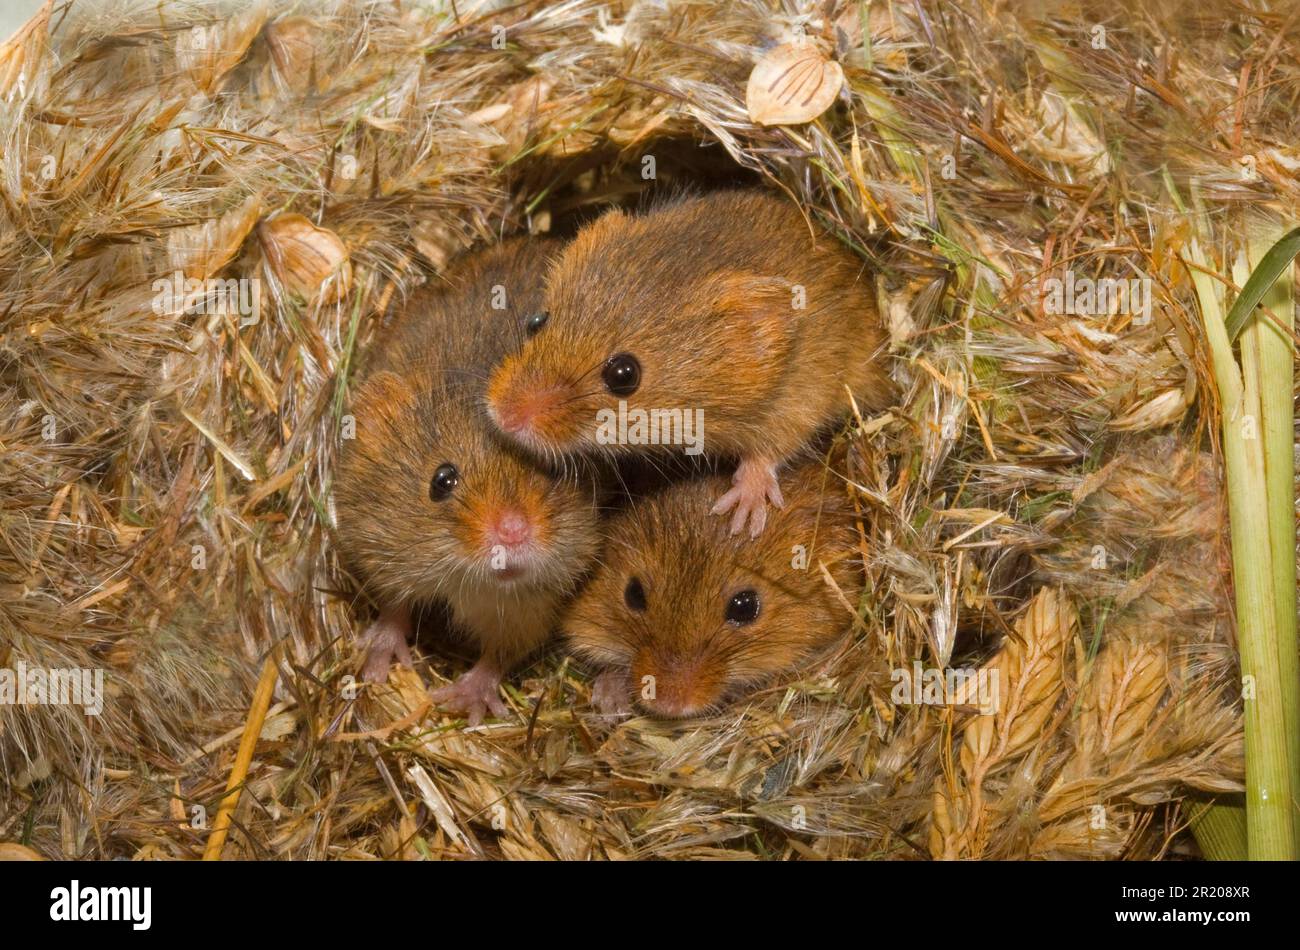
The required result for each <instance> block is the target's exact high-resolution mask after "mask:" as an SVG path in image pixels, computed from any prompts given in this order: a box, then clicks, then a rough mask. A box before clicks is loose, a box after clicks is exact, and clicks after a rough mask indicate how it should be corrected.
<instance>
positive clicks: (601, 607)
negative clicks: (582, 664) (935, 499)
mask: <svg viewBox="0 0 1300 950" xmlns="http://www.w3.org/2000/svg"><path fill="white" fill-rule="evenodd" d="M788 483H789V490H788V491H787V493H786V501H787V504H786V507H785V508H784V509H782V510H780V511H777V512H775V513H774V515H773V517H772V518H771V519H770V521H769V523H768V527H767V530H766V531H765V532H764V533H763V534H762V535H760V536H759V537H757V538H751V537H748V536H736V535H732V534H730V533H729V532H728V531H727V530H726V526H725V524H723V523H722V522H721V521H718V520H716V519H711V518H708V517H706V516H707V514H708V511H709V506H710V504H712V502H713V499H714V498H715V497H716V496H717V493H718V491H719V489H720V488H721V487H722V486H724V485H725V484H726V479H724V478H720V477H712V478H706V479H699V480H695V481H689V482H682V483H678V484H676V485H673V486H670V487H668V488H666V489H664V490H662V491H661V492H659V493H657V494H655V495H652V496H650V497H647V498H646V499H644V500H642V501H640V502H637V503H635V504H634V505H633V506H632V507H631V508H630V509H629V510H627V511H625V512H622V513H620V514H618V515H616V516H615V517H614V518H612V519H611V523H610V525H609V527H608V530H607V542H606V550H605V555H604V563H603V565H602V567H601V568H600V569H599V570H598V571H597V573H596V574H595V576H594V577H593V578H592V579H591V581H590V582H589V583H588V584H587V585H586V587H585V588H584V590H583V592H582V593H581V594H580V595H579V596H578V598H577V599H576V600H575V602H574V603H573V604H572V605H571V606H570V608H569V610H568V612H567V614H566V616H565V619H564V621H563V622H562V625H561V626H562V630H563V632H564V634H565V636H566V638H567V639H568V641H569V643H570V645H571V646H572V647H573V648H574V650H575V652H577V653H578V654H579V655H581V656H583V657H585V658H587V659H589V660H591V661H592V662H593V663H594V664H595V665H597V666H601V667H606V668H610V669H613V670H617V671H623V672H626V673H628V674H629V678H630V686H631V690H632V692H633V693H634V694H636V695H638V696H639V697H640V700H639V701H640V703H641V705H642V706H643V707H644V708H645V709H647V711H649V712H652V713H655V714H658V715H663V716H668V717H677V716H688V715H696V714H699V713H703V712H706V711H709V710H712V709H715V708H717V707H718V706H719V705H720V704H721V703H722V702H723V701H724V700H725V699H727V698H728V697H730V696H734V695H735V694H736V693H737V692H738V691H740V690H743V689H744V688H746V687H749V686H753V685H755V684H757V683H761V682H763V681H765V680H768V679H769V678H771V677H773V676H775V675H777V674H780V673H784V672H787V671H789V670H790V669H791V668H792V667H794V666H796V665H797V664H798V663H799V662H800V661H801V660H803V659H806V658H807V657H808V656H809V655H810V654H812V653H813V652H815V651H816V650H817V649H818V648H820V647H823V646H825V645H828V644H829V643H831V642H832V641H833V640H835V639H836V638H837V637H839V636H840V635H841V634H843V633H844V631H846V630H847V629H848V628H849V625H850V623H851V617H850V616H849V614H848V612H847V610H846V609H845V607H844V604H843V603H842V602H841V601H840V600H839V598H837V597H836V595H835V592H834V591H833V590H832V589H831V588H830V587H829V586H828V585H827V584H826V581H825V579H824V577H823V575H822V573H821V570H820V569H819V567H818V562H819V561H820V562H823V563H825V564H826V566H827V568H828V569H829V570H830V572H831V575H832V577H834V578H835V581H836V584H837V585H838V586H839V588H840V590H841V591H842V592H843V594H844V596H845V597H846V598H847V599H848V602H849V603H850V604H855V603H856V602H857V598H858V594H859V593H860V591H861V589H862V583H863V581H862V574H861V564H860V562H858V561H857V560H856V558H855V557H854V556H853V552H854V549H855V544H856V537H857V535H856V530H855V528H854V526H853V514H852V511H851V509H850V508H849V506H848V503H847V501H846V499H845V496H844V490H843V483H842V482H841V481H840V479H839V477H838V476H836V475H835V474H833V473H830V472H828V471H827V470H826V469H825V468H824V467H823V466H822V465H821V464H820V463H808V464H805V465H802V466H800V467H799V468H797V469H795V470H794V471H793V472H791V473H790V475H789V479H788ZM796 546H802V548H803V550H805V551H806V552H807V559H806V562H805V566H802V567H799V566H796ZM633 577H636V578H638V579H639V580H640V582H641V584H642V586H643V588H644V591H645V602H646V609H645V610H644V612H641V611H636V610H633V609H632V608H630V607H629V606H628V605H627V603H626V602H625V600H624V592H625V590H626V587H627V584H628V582H629V580H630V579H631V578H633ZM744 589H753V590H756V591H757V592H758V594H759V597H760V600H761V602H762V608H761V610H760V612H759V615H758V617H757V618H756V619H755V620H754V622H752V623H750V624H748V625H746V626H734V625H732V624H729V623H728V622H727V621H726V620H725V619H724V611H725V608H726V604H727V601H728V600H729V599H730V597H731V596H732V595H733V594H734V593H736V592H738V591H740V590H744ZM646 676H653V677H654V688H655V698H654V699H653V700H648V699H647V698H646V697H645V696H644V695H642V684H643V677H646Z"/></svg>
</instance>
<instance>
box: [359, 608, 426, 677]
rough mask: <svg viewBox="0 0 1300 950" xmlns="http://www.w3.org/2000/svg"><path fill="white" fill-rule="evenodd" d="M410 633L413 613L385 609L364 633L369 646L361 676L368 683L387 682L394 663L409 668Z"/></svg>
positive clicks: (364, 639)
mask: <svg viewBox="0 0 1300 950" xmlns="http://www.w3.org/2000/svg"><path fill="white" fill-rule="evenodd" d="M410 635H411V616H410V614H409V613H407V612H406V611H405V610H385V611H383V612H382V613H380V615H379V619H377V620H376V621H375V622H374V623H372V624H371V625H370V626H369V627H367V628H366V632H365V633H363V634H362V635H361V643H362V644H363V645H364V646H365V648H366V658H365V660H364V661H363V662H362V666H361V678H362V679H363V680H365V681H366V682H367V683H384V682H387V681H388V671H389V670H391V669H392V668H393V664H394V663H400V664H402V666H406V667H410V666H412V665H413V664H412V662H411V648H410V647H409V646H407V644H406V640H407V638H408V637H409V636H410Z"/></svg>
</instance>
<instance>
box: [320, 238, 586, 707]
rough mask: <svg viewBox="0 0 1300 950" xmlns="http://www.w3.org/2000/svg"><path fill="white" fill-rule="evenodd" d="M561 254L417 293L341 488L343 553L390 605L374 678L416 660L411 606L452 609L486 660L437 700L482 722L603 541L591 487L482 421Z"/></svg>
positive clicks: (487, 258)
mask: <svg viewBox="0 0 1300 950" xmlns="http://www.w3.org/2000/svg"><path fill="white" fill-rule="evenodd" d="M559 246H560V245H559V244H558V242H554V241H549V240H542V239H522V240H512V241H507V242H505V243H503V244H500V245H497V246H495V247H492V248H490V249H488V250H486V251H483V252H480V253H477V254H472V255H468V256H465V257H463V258H461V259H460V260H459V261H457V262H454V263H453V266H452V267H451V268H450V270H449V272H448V273H447V275H446V287H445V288H444V289H440V290H436V291H430V292H425V293H421V294H419V295H418V297H417V298H416V299H415V300H414V301H413V302H412V304H411V305H410V306H409V307H408V308H407V312H406V313H405V314H404V315H403V316H402V317H401V318H400V320H399V321H398V323H397V325H396V326H395V327H394V328H393V330H392V331H391V334H390V335H389V336H388V337H387V338H386V339H384V340H383V341H382V342H381V343H380V344H379V349H378V351H377V352H376V353H375V354H374V356H373V365H372V368H371V371H370V373H369V375H368V376H367V377H366V379H365V380H364V382H363V383H362V385H361V386H360V388H359V389H358V391H357V392H356V394H355V398H354V400H353V408H352V413H353V415H354V417H355V420H356V438H355V439H354V440H351V441H348V442H345V443H344V447H343V450H342V452H341V454H340V459H339V467H338V472H337V476H336V482H335V486H334V499H335V506H336V514H337V526H338V542H339V547H340V549H341V552H342V554H343V556H344V558H345V560H346V561H347V562H349V563H350V564H352V565H354V566H355V567H356V569H357V571H358V573H359V574H360V576H361V578H362V580H363V583H364V584H365V585H366V587H367V588H368V590H369V591H370V592H371V594H372V595H373V598H374V599H375V601H376V602H377V603H378V604H379V606H380V616H379V618H378V619H377V620H376V621H375V622H374V623H373V624H372V625H371V626H370V628H369V629H368V630H367V631H366V633H365V634H364V635H363V638H364V642H366V644H367V645H368V650H367V656H366V661H365V669H364V675H365V677H366V678H367V679H369V680H372V681H374V680H380V681H382V680H383V679H385V678H386V677H387V675H388V670H389V667H390V666H391V664H392V662H393V660H394V658H396V659H400V660H401V661H403V662H405V663H407V664H409V663H410V654H409V652H408V649H407V639H408V638H409V636H410V635H411V618H412V609H413V608H415V607H416V606H417V605H419V604H421V603H423V602H426V601H432V600H442V601H445V602H446V603H447V605H448V606H449V607H450V611H451V615H452V618H453V620H454V621H455V622H456V623H457V625H458V626H459V627H461V628H462V629H463V630H464V631H465V632H467V633H468V634H469V635H470V636H471V637H472V638H473V639H474V640H475V641H477V643H478V645H479V646H480V648H481V650H482V654H481V658H480V659H479V661H478V662H477V663H476V664H475V665H474V667H473V668H472V669H470V670H469V672H467V673H465V674H464V675H463V676H461V677H460V678H459V679H457V680H456V682H455V683H454V684H452V685H451V686H448V687H446V688H444V689H441V690H437V691H435V692H434V693H433V694H432V695H433V698H434V700H435V701H437V702H440V703H442V704H444V705H446V706H448V707H450V708H452V709H455V710H458V711H462V712H465V713H466V714H468V717H469V721H470V723H471V724H472V725H476V724H478V723H479V722H480V721H481V720H482V718H483V715H484V713H485V712H486V711H487V710H491V711H492V712H493V713H494V714H495V715H497V716H505V715H506V714H507V712H508V710H507V708H506V706H505V704H504V703H503V702H502V701H501V699H500V697H499V695H498V692H497V690H498V687H499V685H500V681H501V678H502V676H503V675H504V674H505V673H506V672H507V671H508V670H509V669H510V668H511V666H513V665H514V664H515V663H517V662H518V661H519V660H521V659H522V658H523V657H524V656H526V655H527V654H528V653H530V652H532V650H533V649H534V648H536V647H537V646H539V645H540V644H541V643H542V642H543V641H544V640H545V639H546V638H547V636H548V635H549V633H550V632H551V631H552V630H553V629H554V625H555V621H556V619H557V615H558V612H559V608H560V606H561V604H562V602H563V600H564V598H565V597H566V595H567V594H569V593H570V592H571V591H572V590H573V589H574V588H575V587H576V585H577V583H578V582H579V580H580V579H581V577H582V575H583V574H584V573H585V571H586V570H587V568H588V566H589V563H590V561H591V560H592V558H593V557H594V556H595V553H596V551H597V548H598V544H599V534H598V529H597V525H596V513H595V496H594V490H593V489H592V488H591V487H589V486H586V485H584V484H583V483H581V482H580V481H579V479H578V477H577V476H573V477H570V478H566V479H557V478H556V477H555V476H554V475H553V474H551V473H548V472H545V471H543V470H542V469H541V468H540V467H539V466H538V465H537V464H536V462H535V460H534V459H532V458H531V457H529V456H528V455H527V454H526V453H523V452H521V451H520V450H519V449H518V447H517V446H515V445H512V444H511V443H510V442H509V441H507V440H505V439H502V438H501V437H500V436H499V434H498V433H496V432H495V431H494V429H493V428H492V426H491V425H490V424H489V422H488V420H487V418H486V416H485V414H484V412H483V388H484V385H485V380H486V378H487V372H488V370H489V368H490V367H491V366H492V365H493V364H494V362H495V361H496V360H498V359H500V357H501V356H502V355H504V354H505V353H507V352H509V351H510V349H511V348H512V347H517V346H518V345H519V344H520V343H521V342H522V340H523V337H524V327H525V325H526V323H527V321H528V319H529V317H530V315H532V314H534V313H536V312H537V310H538V308H539V307H540V304H541V282H542V274H543V273H544V270H545V267H546V265H547V262H548V260H549V258H550V257H551V256H552V255H554V254H555V253H556V251H557V249H558V248H559ZM496 306H499V307H500V309H495V308H494V307H496Z"/></svg>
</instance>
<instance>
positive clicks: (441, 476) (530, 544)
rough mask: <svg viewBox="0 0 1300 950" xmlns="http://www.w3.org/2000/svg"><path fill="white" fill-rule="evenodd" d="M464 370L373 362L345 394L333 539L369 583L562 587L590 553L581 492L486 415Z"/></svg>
mask: <svg viewBox="0 0 1300 950" xmlns="http://www.w3.org/2000/svg"><path fill="white" fill-rule="evenodd" d="M478 392H479V389H478V388H477V385H476V384H475V381H474V379H473V378H469V379H465V378H459V379H458V378H457V377H456V375H455V374H451V373H446V374H443V376H442V377H441V378H438V377H429V376H427V375H426V376H424V377H421V375H420V374H419V373H418V372H403V374H402V375H398V374H397V373H395V372H392V371H391V370H388V369H384V370H381V371H380V372H377V373H375V374H374V375H372V376H371V377H370V378H369V379H367V380H366V382H365V383H364V384H363V385H362V387H361V388H360V390H359V391H358V393H357V395H356V398H355V399H354V405H353V410H352V412H353V415H354V417H355V421H356V437H355V439H354V440H351V441H349V442H346V443H345V444H344V449H343V452H342V455H341V457H340V460H339V469H338V475H337V479H336V484H335V490H334V492H335V500H336V503H337V514H338V534H339V542H340V547H341V548H342V551H343V553H344V555H345V557H346V558H348V559H349V560H350V561H352V562H353V563H354V564H356V565H357V566H358V567H359V568H360V569H361V571H362V573H363V575H364V576H365V578H366V580H367V581H368V582H369V583H370V584H371V585H372V586H373V587H374V589H376V590H377V591H379V592H381V593H383V594H385V595H386V596H388V597H392V598H394V599H396V600H399V601H407V602H409V601H416V600H423V599H428V598H432V597H437V596H439V595H442V594H445V593H446V592H447V591H448V590H452V589H456V588H457V587H460V588H464V587H465V586H467V585H497V586H499V587H500V589H501V590H502V591H503V592H505V591H509V590H511V589H512V588H515V587H516V586H529V587H533V586H537V587H541V586H545V587H549V588H554V589H560V590H563V589H567V588H570V587H572V586H573V585H575V584H576V582H577V580H578V577H579V576H580V574H581V573H582V571H583V570H584V569H585V567H586V564H587V563H588V561H589V560H590V559H591V558H592V557H593V556H594V554H595V551H596V547H597V543H598V534H597V528H596V516H595V511H594V507H595V503H594V500H593V494H592V492H591V491H590V490H584V488H583V487H582V486H581V485H580V484H578V482H577V481H576V480H572V481H569V480H566V481H560V480H557V479H556V478H555V477H553V476H552V475H550V474H548V473H546V472H543V471H541V470H539V469H538V467H537V466H536V465H535V464H534V463H533V462H532V460H531V459H530V458H528V457H527V456H525V455H524V454H523V453H521V452H519V451H518V450H517V449H516V448H515V447H514V446H512V445H510V444H508V443H507V442H505V440H503V439H501V438H500V437H499V436H498V435H497V434H496V433H495V432H494V431H492V429H491V427H490V426H489V425H488V424H487V421H486V419H484V418H483V415H482V407H481V405H480V403H479V400H478Z"/></svg>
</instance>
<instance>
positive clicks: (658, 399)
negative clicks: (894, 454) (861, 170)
mask: <svg viewBox="0 0 1300 950" xmlns="http://www.w3.org/2000/svg"><path fill="white" fill-rule="evenodd" d="M542 321H544V322H542ZM884 341H885V334H884V330H883V328H882V326H881V321H880V316H879V313H878V310H877V307H876V302H875V295H874V290H873V286H872V281H871V279H870V277H869V275H868V274H867V273H865V272H864V264H863V262H862V261H861V260H860V259H859V258H857V257H856V256H855V255H854V254H852V253H851V252H850V251H849V250H848V249H847V248H845V247H844V246H843V245H842V244H841V243H840V242H839V241H837V240H836V239H835V238H834V237H833V236H832V235H830V234H828V233H826V232H824V231H821V230H820V229H813V230H810V228H809V225H808V223H807V222H806V221H805V220H804V218H803V216H802V215H801V213H800V211H799V209H798V208H797V207H796V206H795V205H794V204H793V203H791V202H789V201H786V200H783V199H780V198H777V197H774V196H771V195H768V194H766V193H762V192H757V191H741V192H717V193H713V194H709V195H705V196H701V197H691V198H686V199H682V200H677V201H674V202H672V203H669V204H667V205H664V206H661V207H659V208H657V209H654V210H651V211H649V212H647V213H644V214H636V215H634V214H628V213H625V212H623V211H619V210H615V211H610V212H608V213H606V214H605V215H603V216H602V217H600V218H599V219H597V220H596V221H594V222H593V223H591V224H589V225H587V226H586V227H585V228H583V229H582V230H580V231H579V232H578V234H577V236H576V237H575V238H574V240H573V241H572V243H570V244H569V246H568V247H567V248H566V249H565V250H564V252H563V253H562V254H561V255H560V256H559V258H558V260H557V261H556V263H555V265H554V267H553V268H552V270H551V272H550V275H549V276H548V278H547V282H546V296H545V315H544V316H543V317H541V318H539V321H538V322H537V323H535V324H534V325H533V327H532V328H531V334H530V338H529V340H528V342H527V343H525V345H524V346H523V348H522V349H521V350H520V351H519V352H518V353H517V354H514V355H512V356H509V357H507V358H506V359H505V360H504V361H503V362H502V364H501V365H500V366H499V367H498V368H497V369H496V370H495V371H494V372H493V374H492V378H491V380H490V382H489V385H488V391H487V401H488V409H489V412H490V414H491V416H492V419H493V420H494V421H495V423H496V424H497V426H498V427H499V428H500V429H501V431H503V432H504V433H506V434H507V435H509V436H511V437H512V438H513V439H515V440H516V441H517V442H518V443H519V444H521V445H523V446H525V447H527V448H528V449H530V450H532V451H534V452H537V453H539V454H542V455H545V456H548V457H552V458H553V457H556V456H563V455H569V454H571V453H599V452H601V451H603V450H608V451H617V450H618V449H619V448H626V446H620V445H617V444H615V445H613V446H610V445H609V443H610V441H611V440H610V438H609V437H608V430H607V429H605V428H604V427H603V425H602V424H600V420H602V419H607V418H609V414H610V413H612V412H614V411H616V410H618V409H619V408H620V403H622V404H624V406H625V407H626V409H627V410H630V411H631V412H632V413H637V412H640V413H643V414H646V413H651V412H655V411H660V412H662V411H681V412H683V413H686V414H693V413H696V412H697V411H699V412H700V415H699V418H700V419H701V420H702V424H703V428H704V438H703V444H704V448H705V450H706V451H707V452H709V453H711V454H712V455H714V456H715V457H716V456H723V457H735V458H737V459H738V460H739V464H738V466H737V467H736V469H735V475H734V478H733V483H732V485H731V486H730V488H729V490H728V491H726V492H725V493H722V495H721V498H719V499H718V500H717V504H716V505H714V506H712V507H711V511H712V512H713V513H722V512H725V511H729V510H731V509H733V508H734V514H733V516H732V520H731V529H732V531H733V532H734V531H739V530H740V529H741V528H742V527H743V526H744V525H745V523H746V522H748V523H749V525H750V528H751V532H752V533H753V534H758V533H759V532H760V531H762V529H763V525H764V522H765V519H766V516H767V509H766V504H767V502H769V501H770V502H772V503H773V504H775V505H778V506H779V505H780V504H781V501H782V497H781V489H780V486H779V483H778V480H777V472H778V468H779V467H780V466H781V464H782V463H785V462H788V461H789V460H791V459H792V457H793V456H795V455H796V454H798V453H799V452H800V450H801V449H803V448H804V447H805V446H806V445H807V444H808V443H809V442H810V441H811V440H812V439H813V438H814V436H816V435H817V434H818V432H819V431H821V430H823V429H825V428H826V427H828V426H829V425H830V424H832V423H833V422H835V421H836V420H837V419H842V418H843V416H844V415H845V413H846V411H847V410H848V408H849V406H850V402H849V393H850V392H852V393H853V395H854V398H855V399H856V400H857V402H858V404H859V406H861V407H862V408H863V409H864V410H866V409H879V408H883V407H884V406H885V405H887V404H888V399H889V396H890V394H891V392H892V384H891V382H890V380H889V377H888V374H887V372H886V369H885V366H884V362H883V360H882V359H881V358H880V355H881V351H882V350H883V347H884ZM687 418H689V415H687ZM629 441H631V440H629Z"/></svg>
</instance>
